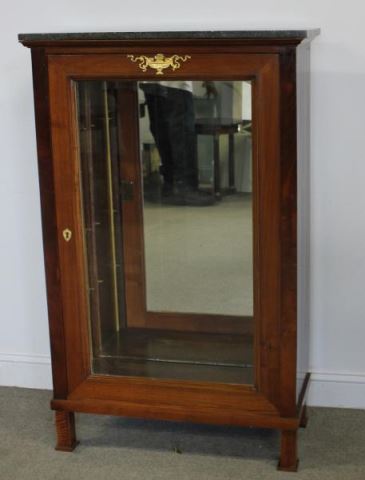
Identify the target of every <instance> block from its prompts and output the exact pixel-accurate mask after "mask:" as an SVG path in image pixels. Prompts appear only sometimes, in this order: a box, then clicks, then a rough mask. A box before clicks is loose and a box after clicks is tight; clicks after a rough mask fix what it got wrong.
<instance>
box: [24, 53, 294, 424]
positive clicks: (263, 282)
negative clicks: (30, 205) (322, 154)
mask: <svg viewBox="0 0 365 480" xmlns="http://www.w3.org/2000/svg"><path fill="white" fill-rule="evenodd" d="M195 50H196V51H195ZM147 51H149V49H148V48H142V47H128V48H127V47H126V48H124V49H123V48H119V49H118V51H117V52H116V53H92V52H90V53H89V54H88V55H81V54H74V55H62V54H55V55H52V54H49V55H48V57H46V56H44V52H43V51H40V50H39V51H38V52H37V49H34V55H33V59H34V61H35V62H39V63H41V62H43V64H44V66H45V67H46V69H47V68H48V77H47V78H46V76H45V75H43V76H40V77H39V78H38V79H37V78H35V80H36V82H38V85H40V86H41V88H39V89H38V92H41V91H42V90H43V92H45V91H48V92H47V93H49V97H47V98H46V99H45V100H44V102H43V107H40V110H39V112H40V114H41V115H42V114H43V115H44V118H49V123H50V126H51V127H50V130H49V127H48V128H47V132H45V133H44V142H48V145H49V147H50V148H51V149H52V162H51V159H50V158H48V159H46V158H44V160H43V161H42V164H43V165H45V164H46V163H47V160H48V162H51V163H52V164H51V165H48V164H47V166H46V167H45V168H46V169H48V170H47V173H41V175H44V180H43V181H42V185H43V187H42V195H43V193H44V192H45V191H46V187H45V186H44V185H45V183H46V182H47V179H48V180H49V181H51V184H50V185H49V188H50V189H51V190H52V191H51V192H50V193H48V198H51V197H52V198H51V200H52V203H51V205H49V206H48V207H45V208H46V210H47V209H48V213H45V214H44V217H43V218H44V220H43V224H44V225H45V223H46V222H47V221H49V220H50V218H49V217H50V212H51V211H53V213H54V215H55V217H56V218H55V220H53V224H52V228H50V227H47V228H48V229H49V230H48V231H50V230H52V231H51V233H50V236H51V237H52V242H48V241H47V238H46V237H47V231H46V232H45V250H46V258H47V259H48V260H46V261H48V262H56V263H57V266H58V267H57V269H59V270H58V271H59V275H58V277H57V279H56V284H55V288H56V290H57V291H56V292H55V294H54V295H52V292H51V291H50V289H51V286H50V282H49V281H48V292H49V304H51V305H53V306H52V312H50V330H51V343H52V361H53V380H54V393H55V398H58V399H68V401H70V402H71V401H81V400H82V399H84V400H85V399H89V400H92V401H93V402H94V403H95V402H96V403H97V402H99V403H100V402H102V403H103V402H104V403H105V402H107V400H108V399H109V400H110V399H111V398H113V399H114V401H116V402H119V403H120V404H122V403H123V404H124V408H126V404H125V402H127V403H128V404H129V403H130V402H132V403H133V405H134V408H135V409H137V410H138V408H137V407H136V405H137V404H139V405H146V395H147V398H148V397H149V396H150V395H151V394H152V392H153V393H154V395H157V396H158V397H159V398H161V399H167V400H166V401H167V404H168V405H170V406H171V408H172V405H176V402H177V404H178V405H179V399H180V395H179V394H178V393H177V390H176V389H178V390H180V391H181V390H183V391H185V392H186V396H187V397H189V399H190V400H189V402H190V405H191V400H193V398H195V400H197V398H196V396H197V395H199V396H200V395H204V394H206V395H208V396H210V398H212V399H213V398H215V401H213V404H214V405H215V404H216V405H217V411H218V404H219V399H220V398H221V396H222V395H223V394H224V395H226V396H227V395H228V396H230V397H231V399H232V402H233V398H236V396H238V398H239V402H238V404H237V406H240V409H241V410H242V409H245V410H246V411H248V412H250V411H251V412H256V413H257V412H259V411H261V412H262V411H266V412H269V411H270V412H271V414H272V415H274V414H277V413H278V409H279V410H280V398H281V387H280V385H281V383H280V381H281V378H282V377H283V368H284V365H282V364H281V362H280V359H281V357H283V353H282V349H283V348H285V346H284V345H282V342H281V331H282V330H281V329H282V327H283V325H282V324H281V321H280V319H281V261H282V258H281V248H280V232H281V211H280V209H281V205H280V202H281V172H280V152H281V145H280V138H281V135H280V120H281V114H280V106H281V103H280V102H281V101H282V99H281V98H280V55H279V54H278V53H267V54H266V53H244V52H240V51H239V50H238V49H237V48H234V49H232V51H228V52H223V51H217V50H215V51H212V50H209V48H208V49H203V48H201V47H200V48H197V49H195V48H194V47H193V46H190V47H183V46H179V47H178V48H174V47H173V46H164V52H166V54H168V53H170V52H174V53H180V54H184V53H186V54H193V55H192V61H191V62H189V63H186V64H184V66H183V67H182V68H181V69H180V70H176V71H174V72H170V73H168V74H166V75H165V78H166V79H180V78H189V79H193V80H195V79H196V80H202V79H205V78H207V77H209V79H212V80H215V79H216V80H221V79H231V80H235V79H237V80H238V79H242V78H250V79H252V80H253V111H254V116H255V118H256V121H255V122H254V125H253V143H254V148H253V163H254V169H255V170H256V174H255V178H254V190H255V191H256V194H255V195H256V197H257V201H256V202H255V204H256V206H255V210H254V218H255V227H254V228H255V229H257V232H256V234H255V245H254V251H255V254H254V256H255V265H256V267H255V274H254V282H255V289H254V291H255V298H254V304H255V307H254V310H255V320H256V321H255V371H256V381H255V385H254V386H250V385H224V384H214V383H208V382H203V383H199V384H197V383H196V382H186V381H175V380H174V381H170V380H154V379H149V378H134V377H112V378H111V377H106V376H102V375H97V376H96V375H92V374H91V367H90V346H89V326H88V307H87V294H86V290H85V288H86V286H85V263H84V241H83V234H82V222H81V221H80V220H81V218H82V212H81V199H80V189H79V183H80V182H79V180H80V179H79V171H78V167H77V164H78V162H77V161H76V160H75V159H76V158H77V154H78V145H77V138H76V135H75V131H76V112H75V102H74V94H73V92H74V90H73V88H72V81H73V80H77V79H88V80H90V79H103V80H106V79H128V80H141V79H146V80H151V79H153V78H155V75H154V73H152V74H151V73H149V72H146V74H143V75H142V73H141V71H140V70H138V65H136V64H135V63H131V62H130V61H129V60H128V59H127V54H141V53H143V52H147ZM37 55H38V59H37ZM222 65H224V74H222ZM237 65H239V68H238V67H237ZM35 91H36V95H37V89H36V90H35ZM39 100H40V103H42V101H41V100H42V99H41V98H39ZM48 101H49V111H48ZM48 115H49V117H48ZM38 124H39V123H38ZM46 137H47V138H46ZM50 145H51V146H50ZM40 154H41V155H42V152H40ZM44 198H46V195H45V197H44ZM43 202H44V203H45V200H44V201H43ZM54 221H56V224H54ZM65 228H69V229H70V230H71V231H72V232H73V236H72V240H71V241H70V242H65V240H64V238H63V235H62V232H63V230H64V229H65ZM55 237H56V238H57V241H56V242H55ZM49 268H50V269H53V271H54V266H50V267H49ZM55 301H57V302H58V303H59V304H58V306H57V307H56V306H55V304H54V302H55ZM55 312H58V313H57V318H55V316H53V315H55ZM51 317H52V318H51ZM287 352H288V355H286V358H287V359H288V358H289V357H291V359H292V361H293V362H294V364H295V355H294V356H293V355H292V353H293V349H292V347H288V349H287ZM294 368H295V367H294ZM294 371H295V370H294ZM294 381H295V380H293V382H294ZM131 385H134V390H135V393H136V396H135V397H133V398H129V396H128V395H127V394H126V391H127V386H129V388H130V386H131ZM198 385H199V393H198V392H197V390H196V388H197V386H198ZM175 390H176V392H175ZM172 392H175V393H172ZM224 392H226V393H224ZM252 398H255V402H253V401H252ZM293 401H294V403H293V405H295V398H294V399H293ZM260 402H261V403H260ZM147 403H148V402H147ZM287 403H288V402H287ZM250 405H251V407H250ZM70 408H71V406H70ZM90 408H91V407H90ZM121 408H122V407H121ZM146 408H147V407H146ZM149 408H151V407H150V406H149ZM171 408H170V407H169V408H168V410H169V411H171ZM237 408H238V407H237ZM250 409H251V410H250ZM107 410H108V409H107ZM109 410H110V409H109ZM132 410H133V409H132ZM183 410H184V409H183ZM156 411H157V410H156ZM287 412H289V410H287ZM105 413H107V412H105ZM294 413H295V412H292V413H290V415H294ZM197 415H198V417H199V415H200V414H197ZM156 416H158V415H157V414H156ZM162 416H163V415H162ZM178 416H179V415H178V414H177V413H175V417H174V415H173V414H165V416H163V418H178ZM221 416H222V418H223V416H224V415H223V414H222V415H221ZM218 423H220V422H219V421H218ZM222 423H227V422H226V421H224V422H223V420H222ZM228 423H230V422H228ZM233 423H237V422H233Z"/></svg>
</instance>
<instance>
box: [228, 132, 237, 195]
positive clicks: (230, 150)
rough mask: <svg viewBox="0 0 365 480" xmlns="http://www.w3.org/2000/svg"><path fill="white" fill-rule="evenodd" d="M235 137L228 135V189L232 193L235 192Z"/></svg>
mask: <svg viewBox="0 0 365 480" xmlns="http://www.w3.org/2000/svg"><path fill="white" fill-rule="evenodd" d="M234 173H235V172H234V135H233V133H230V134H228V188H229V191H230V192H233V191H234V190H235V181H234V180H235V179H234Z"/></svg>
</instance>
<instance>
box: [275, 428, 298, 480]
mask: <svg viewBox="0 0 365 480" xmlns="http://www.w3.org/2000/svg"><path fill="white" fill-rule="evenodd" d="M298 463H299V460H298V454H297V431H296V430H283V431H282V432H281V450H280V460H279V464H278V470H283V471H285V472H296V471H297V470H298Z"/></svg>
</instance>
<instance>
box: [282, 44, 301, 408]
mask: <svg viewBox="0 0 365 480" xmlns="http://www.w3.org/2000/svg"><path fill="white" fill-rule="evenodd" d="M296 115H297V114H296V49H295V48H294V47H288V48H286V49H284V50H283V52H282V54H281V55H280V131H279V135H280V249H281V252H280V257H281V266H280V275H281V276H280V282H281V315H280V412H281V414H282V415H283V416H285V417H287V416H294V415H295V413H296V355H297V351H296V343H297V133H296V131H297V122H296Z"/></svg>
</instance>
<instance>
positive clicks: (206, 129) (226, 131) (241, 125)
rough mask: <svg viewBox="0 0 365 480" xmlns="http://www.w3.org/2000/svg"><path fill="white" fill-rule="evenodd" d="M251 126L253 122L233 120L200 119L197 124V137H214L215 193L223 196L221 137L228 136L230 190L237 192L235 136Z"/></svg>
mask: <svg viewBox="0 0 365 480" xmlns="http://www.w3.org/2000/svg"><path fill="white" fill-rule="evenodd" d="M250 126H251V120H239V119H233V118H198V119H196V122H195V131H196V134H197V135H212V136H213V142H214V147H213V148H214V150H213V161H214V192H215V194H216V195H217V196H220V195H221V176H220V161H219V136H220V135H228V188H229V190H230V191H234V190H235V172H234V134H235V133H237V132H239V131H241V129H245V130H247V131H248V128H249V127H250Z"/></svg>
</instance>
